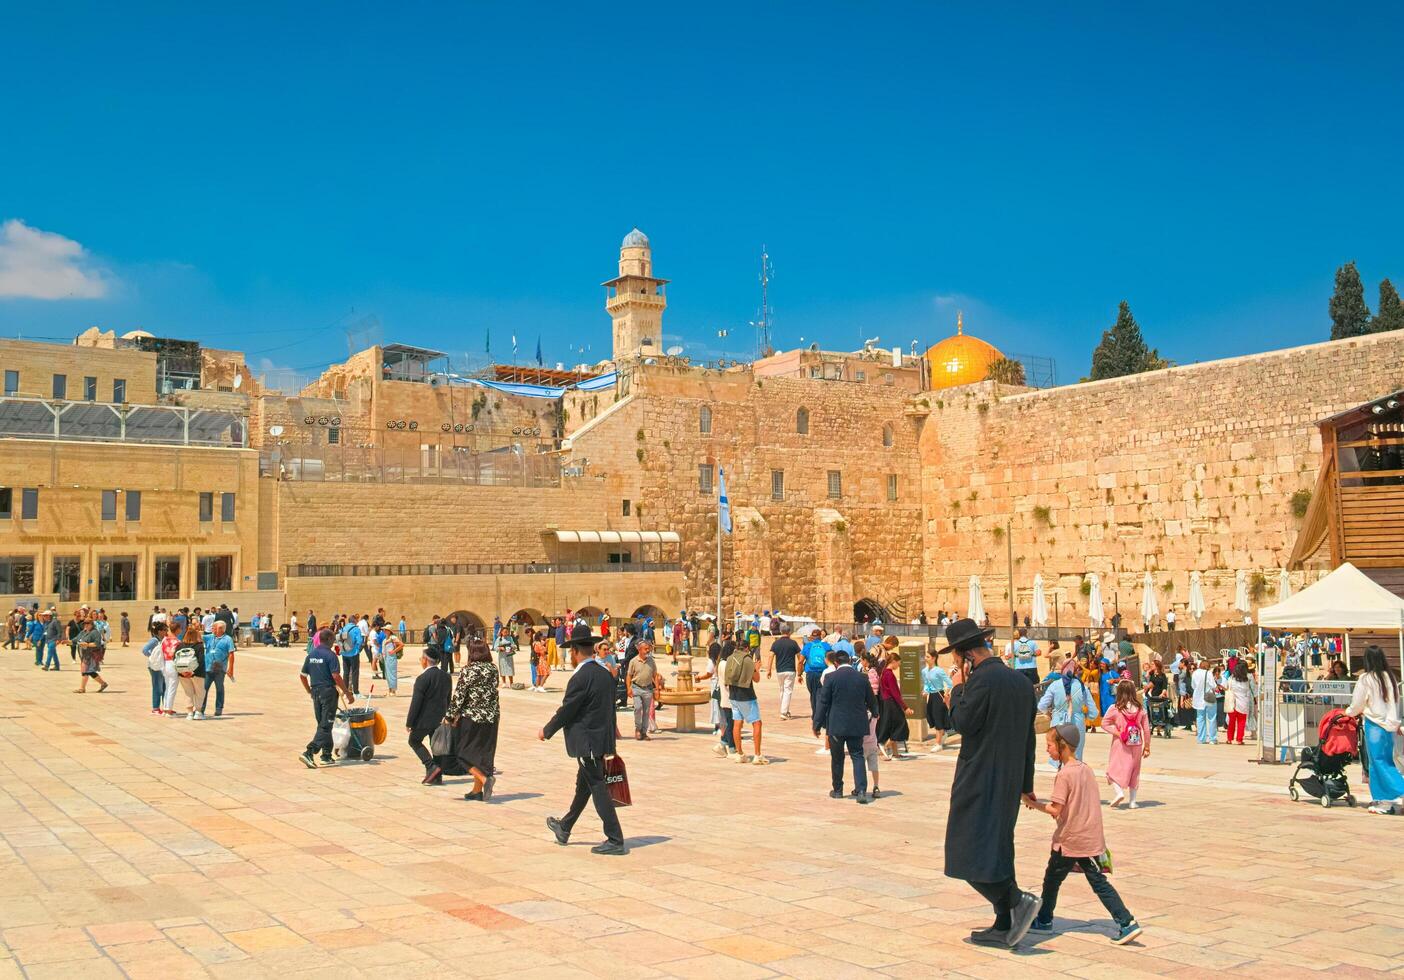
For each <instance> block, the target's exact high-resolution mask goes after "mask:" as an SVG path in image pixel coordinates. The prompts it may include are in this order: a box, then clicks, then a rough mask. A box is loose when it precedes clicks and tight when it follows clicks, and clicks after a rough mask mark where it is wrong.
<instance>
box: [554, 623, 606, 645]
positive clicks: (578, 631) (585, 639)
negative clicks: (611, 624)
mask: <svg viewBox="0 0 1404 980" xmlns="http://www.w3.org/2000/svg"><path fill="white" fill-rule="evenodd" d="M603 639H604V637H603V636H594V635H593V634H591V632H590V627H589V625H587V624H586V623H576V624H575V625H574V626H572V627H571V629H570V636H569V637H568V638H567V639H566V641H565V644H564V645H565V646H568V647H590V648H591V649H594V646H595V644H596V643H598V642H600V641H601V640H603Z"/></svg>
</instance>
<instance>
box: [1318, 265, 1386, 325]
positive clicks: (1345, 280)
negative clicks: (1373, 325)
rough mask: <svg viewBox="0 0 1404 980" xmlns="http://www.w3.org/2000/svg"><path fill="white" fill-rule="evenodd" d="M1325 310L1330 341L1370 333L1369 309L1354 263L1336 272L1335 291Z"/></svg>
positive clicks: (1358, 271) (1358, 272)
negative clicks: (1328, 322)
mask: <svg viewBox="0 0 1404 980" xmlns="http://www.w3.org/2000/svg"><path fill="white" fill-rule="evenodd" d="M1390 288H1393V287H1392V286H1391V287H1390ZM1326 309H1327V312H1329V313H1330V314H1331V339H1332V340H1340V339H1342V338H1344V337H1359V336H1361V335H1362V334H1365V333H1369V332H1370V308H1369V307H1368V306H1366V305H1365V287H1364V286H1363V285H1362V284H1361V282H1360V270H1359V269H1357V268H1356V267H1355V263H1354V262H1347V263H1346V264H1345V265H1343V266H1341V267H1340V268H1339V269H1337V270H1336V291H1335V292H1333V293H1332V294H1331V302H1330V303H1329V304H1328V305H1327V307H1326Z"/></svg>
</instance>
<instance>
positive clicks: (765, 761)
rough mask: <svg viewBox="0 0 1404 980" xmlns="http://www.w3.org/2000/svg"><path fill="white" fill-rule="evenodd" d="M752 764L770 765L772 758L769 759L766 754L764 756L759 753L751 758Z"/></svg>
mask: <svg viewBox="0 0 1404 980" xmlns="http://www.w3.org/2000/svg"><path fill="white" fill-rule="evenodd" d="M751 765H753V766H768V765H770V760H769V759H767V758H766V757H765V756H763V755H758V756H755V757H754V758H752V759H751Z"/></svg>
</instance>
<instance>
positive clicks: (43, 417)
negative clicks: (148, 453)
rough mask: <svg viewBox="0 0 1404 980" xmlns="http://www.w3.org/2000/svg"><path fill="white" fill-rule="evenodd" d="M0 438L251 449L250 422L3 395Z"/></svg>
mask: <svg viewBox="0 0 1404 980" xmlns="http://www.w3.org/2000/svg"><path fill="white" fill-rule="evenodd" d="M0 437H9V438H12V439H58V440H63V441H70V442H117V443H136V444H141V445H158V446H217V447H222V448H225V449H241V448H243V447H245V446H246V445H248V420H247V418H246V417H245V416H244V415H242V414H239V413H235V412H224V411H215V410H212V409H203V408H186V407H184V406H181V405H129V404H113V403H110V402H96V401H94V402H89V401H75V400H72V399H67V400H65V399H49V398H24V397H20V396H0Z"/></svg>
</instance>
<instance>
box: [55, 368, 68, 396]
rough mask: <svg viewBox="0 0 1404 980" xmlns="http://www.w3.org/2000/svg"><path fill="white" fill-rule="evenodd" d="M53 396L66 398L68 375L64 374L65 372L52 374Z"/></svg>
mask: <svg viewBox="0 0 1404 980" xmlns="http://www.w3.org/2000/svg"><path fill="white" fill-rule="evenodd" d="M54 397H55V398H67V397H68V375H66V374H56V375H54Z"/></svg>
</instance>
